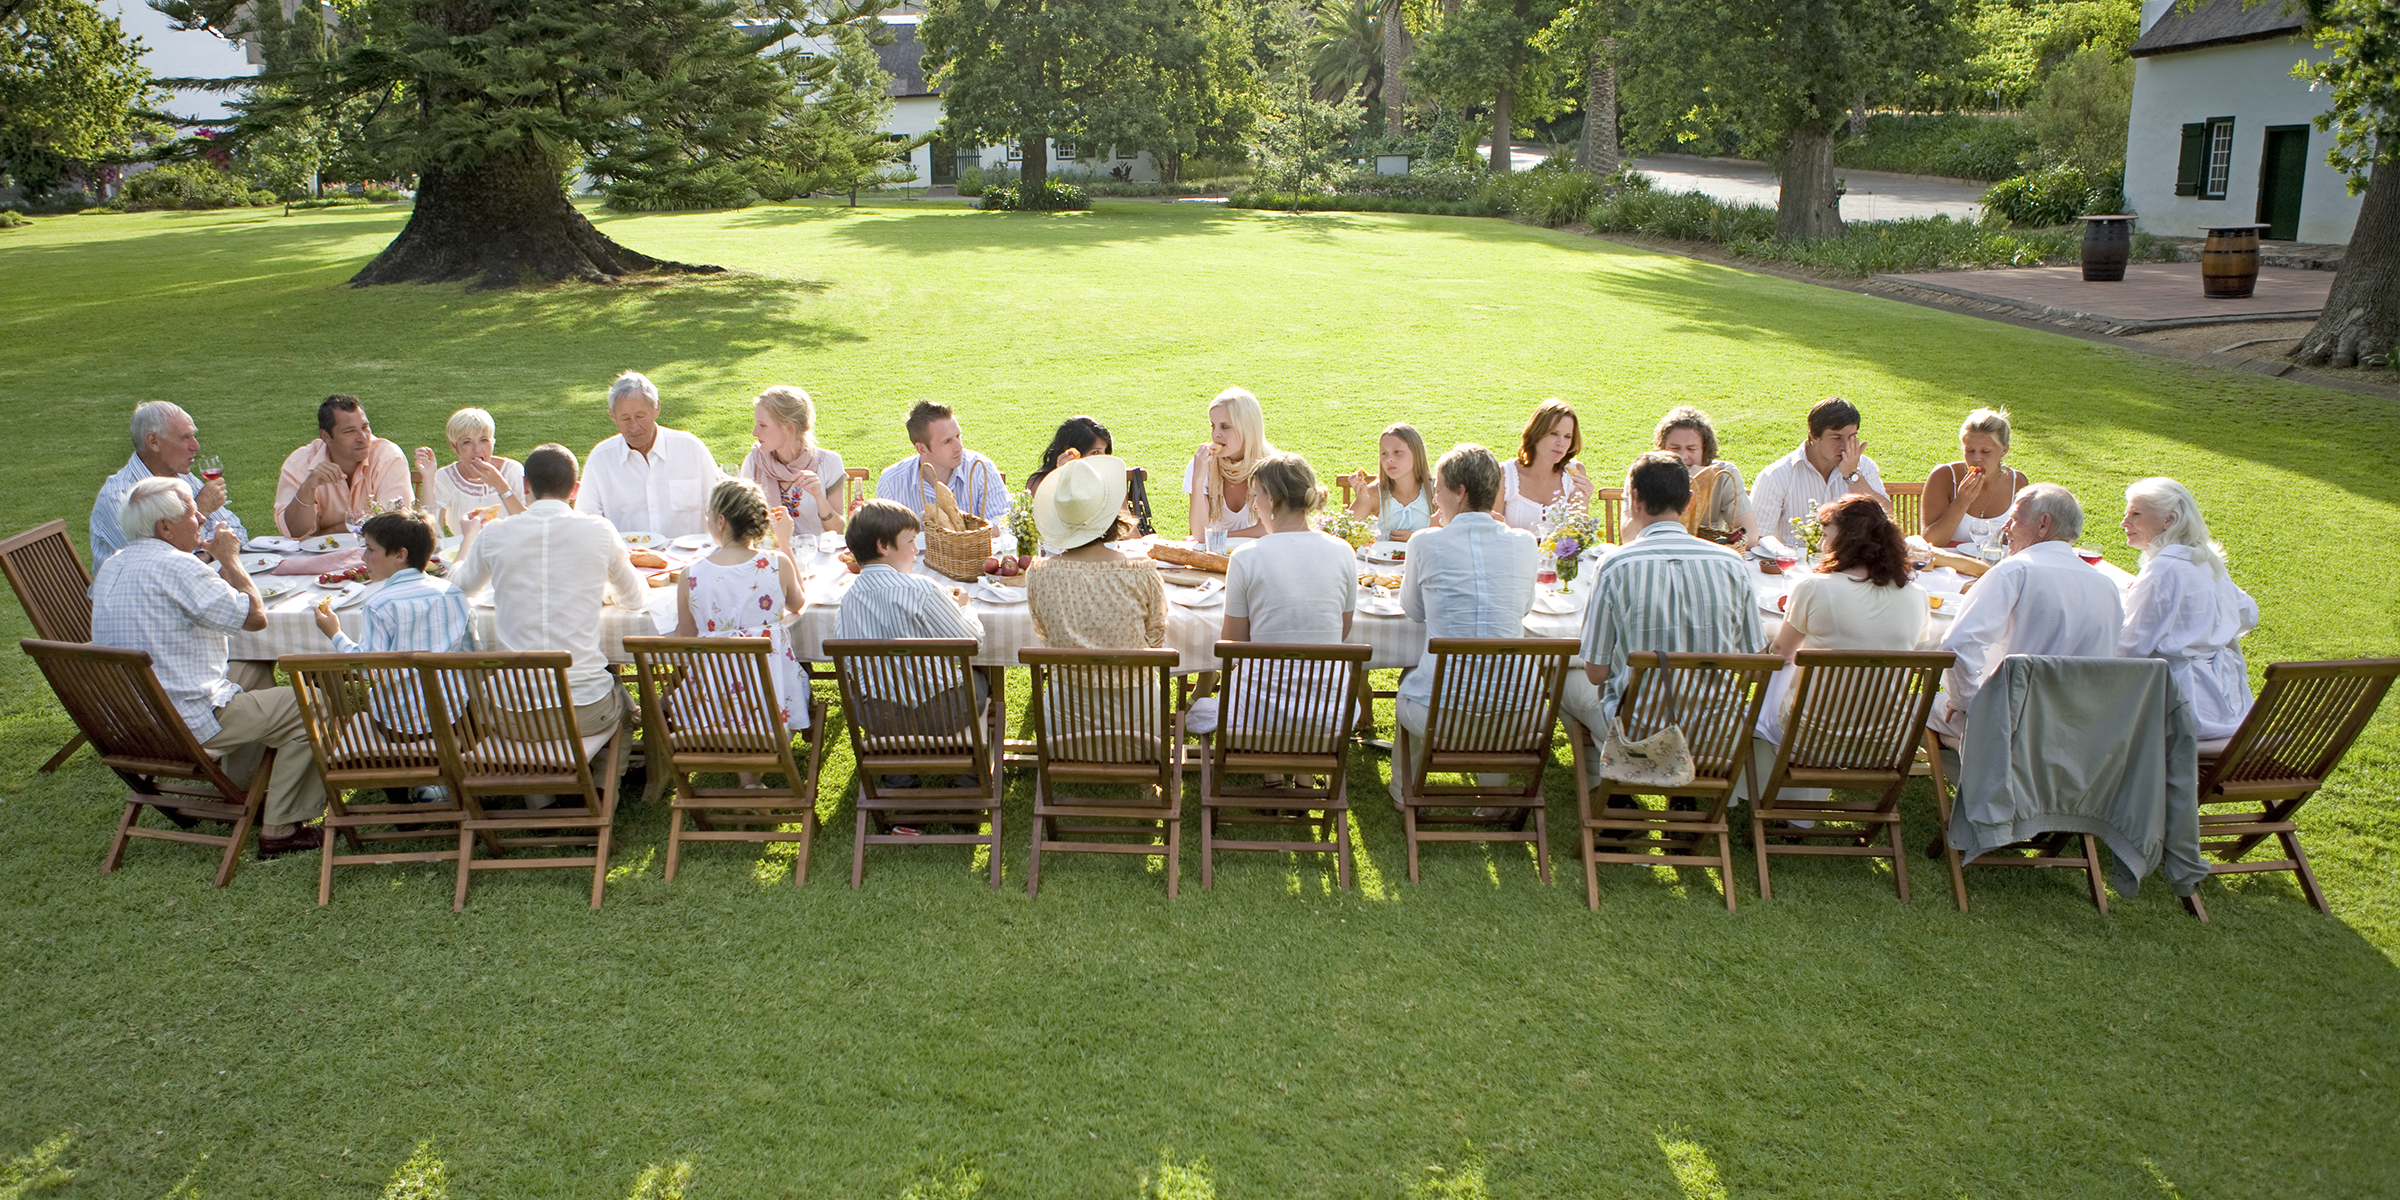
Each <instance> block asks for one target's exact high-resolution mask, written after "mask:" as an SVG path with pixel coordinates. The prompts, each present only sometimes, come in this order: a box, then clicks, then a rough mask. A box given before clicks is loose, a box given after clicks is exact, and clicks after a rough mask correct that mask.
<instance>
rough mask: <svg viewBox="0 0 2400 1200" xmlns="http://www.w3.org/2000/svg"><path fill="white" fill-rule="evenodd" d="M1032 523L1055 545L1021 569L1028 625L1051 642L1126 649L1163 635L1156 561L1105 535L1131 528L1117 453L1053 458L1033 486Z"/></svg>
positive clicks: (1157, 642) (1126, 533)
mask: <svg viewBox="0 0 2400 1200" xmlns="http://www.w3.org/2000/svg"><path fill="white" fill-rule="evenodd" d="M1033 523H1034V527H1035V528H1036V529H1038V530H1040V531H1041V535H1042V544H1043V545H1045V546H1049V547H1052V548H1053V549H1054V550H1055V551H1056V553H1054V554H1052V555H1051V556H1050V557H1048V558H1045V559H1043V560H1042V561H1040V562H1038V563H1035V564H1034V565H1033V570H1032V571H1030V572H1028V573H1027V574H1026V576H1025V598H1026V601H1027V603H1028V604H1029V605H1030V606H1031V608H1032V611H1033V628H1034V632H1036V633H1039V634H1041V635H1042V640H1043V641H1044V642H1047V643H1049V644H1050V645H1052V646H1061V647H1067V646H1072V647H1081V648H1084V649H1093V650H1132V649H1139V648H1145V647H1153V646H1163V645H1165V644H1166V642H1167V589H1166V584H1165V583H1164V582H1162V581H1161V580H1160V579H1159V577H1158V564H1156V563H1153V562H1151V561H1150V560H1149V559H1147V558H1128V557H1126V556H1125V555H1123V554H1121V553H1119V552H1118V551H1117V549H1116V547H1115V546H1113V545H1111V544H1110V543H1112V542H1118V541H1122V540H1124V539H1126V538H1129V537H1132V536H1133V535H1134V523H1133V518H1132V517H1131V516H1129V515H1128V514H1127V513H1126V512H1125V461H1124V460H1123V459H1120V458H1117V457H1115V456H1113V455H1106V454H1102V455H1094V456H1093V457H1091V458H1079V459H1076V460H1075V461H1073V462H1069V463H1065V464H1063V465H1061V466H1060V467H1059V468H1058V469H1057V470H1054V471H1052V472H1051V473H1050V474H1049V475H1048V476H1047V477H1046V478H1044V479H1043V480H1042V486H1041V487H1040V488H1039V489H1037V490H1036V491H1035V492H1034V494H1033Z"/></svg>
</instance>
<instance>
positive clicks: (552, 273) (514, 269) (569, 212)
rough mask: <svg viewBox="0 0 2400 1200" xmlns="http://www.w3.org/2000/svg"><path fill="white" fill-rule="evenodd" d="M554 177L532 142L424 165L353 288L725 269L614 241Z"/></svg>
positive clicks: (592, 279) (492, 284)
mask: <svg viewBox="0 0 2400 1200" xmlns="http://www.w3.org/2000/svg"><path fill="white" fill-rule="evenodd" d="M558 177H559V168H558V164H557V163H556V162H554V161H553V160H552V159H551V158H550V156H549V155H546V154H544V153H542V152H541V151H540V150H538V149H536V148H535V147H533V146H532V145H531V144H526V145H521V146H518V147H515V148H513V149H509V150H504V151H501V152H499V153H496V154H493V155H491V156H489V157H487V158H485V159H484V160H483V161H482V162H479V163H476V164H474V165H473V166H450V167H439V166H436V167H427V168H426V169H425V170H424V172H423V173H422V174H420V175H419V176H418V180H417V203H416V207H415V209H414V210H413V211H411V212H410V213H409V215H408V224H407V225H406V226H405V227H403V228H402V229H401V230H400V236H399V237H397V238H394V239H392V244H391V245H389V246H386V247H384V248H383V253H381V254H378V255H376V256H375V261H373V262H371V263H368V264H367V266H366V269H365V270H362V271H360V272H359V273H358V274H356V275H353V276H351V277H350V285H351V286H352V287H371V286H373V285H376V284H383V283H446V282H450V281H452V280H459V279H471V280H473V281H474V282H473V284H472V287H474V288H475V289H483V288H503V287H511V286H514V285H516V284H519V283H535V282H541V283H553V282H556V281H558V280H562V279H580V280H582V281H584V282H586V283H614V282H617V281H618V280H620V279H623V278H624V277H625V276H627V275H633V274H637V273H643V272H659V273H672V272H693V273H702V274H709V273H715V272H718V271H722V270H724V269H725V268H723V267H711V266H692V265H689V264H685V263H676V262H662V261H660V260H659V259H655V258H652V257H650V256H649V255H647V254H642V253H639V252H636V251H633V250H628V249H626V248H625V247H623V246H620V245H618V244H617V243H616V242H614V241H612V240H610V239H609V238H608V236H607V235H606V234H603V233H601V232H600V231H599V230H597V229H594V228H593V227H592V223H591V222H590V221H587V220H585V219H584V216H583V214H582V213H580V212H577V211H576V210H575V206H574V205H573V204H570V203H568V202H567V193H566V189H565V188H563V187H561V186H560V184H559V178H558Z"/></svg>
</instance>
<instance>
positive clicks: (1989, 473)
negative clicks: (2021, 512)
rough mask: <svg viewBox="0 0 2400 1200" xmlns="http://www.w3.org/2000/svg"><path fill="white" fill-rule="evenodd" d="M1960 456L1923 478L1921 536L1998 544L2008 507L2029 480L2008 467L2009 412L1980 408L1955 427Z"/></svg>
mask: <svg viewBox="0 0 2400 1200" xmlns="http://www.w3.org/2000/svg"><path fill="white" fill-rule="evenodd" d="M1958 449H1959V461H1957V462H1954V463H1943V464H1942V465H1941V466H1938V467H1935V468H1934V469H1933V474H1931V475H1929V476H1926V478H1925V508H1924V517H1925V532H1924V538H1925V540H1926V541H1928V542H1931V543H1932V544H1934V545H1936V546H1962V545H1966V544H1968V543H1977V544H1983V543H1987V542H1989V543H1996V542H1998V540H1999V538H2000V526H2001V524H2002V523H2003V522H2005V521H2007V520H2008V506H2009V504H2010V502H2011V501H2013V500H2015V499H2016V496H2017V493H2018V492H2020V491H2023V490H2024V488H2025V485H2026V484H2027V483H2029V482H2031V481H2030V480H2027V479H2026V478H2025V473H2024V472H2022V471H2019V470H2017V469H2016V468H2015V467H2012V466H2009V465H2008V464H2007V463H2006V462H2004V461H2003V460H2004V459H2006V458H2007V457H2008V411H2007V410H2006V409H1997V408H1979V409H1976V410H1975V411H1974V412H1971V413H1968V414H1967V419H1966V422H1965V423H1964V424H1962V425H1960V426H1959V427H1958Z"/></svg>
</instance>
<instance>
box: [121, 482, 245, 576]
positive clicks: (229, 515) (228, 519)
mask: <svg viewBox="0 0 2400 1200" xmlns="http://www.w3.org/2000/svg"><path fill="white" fill-rule="evenodd" d="M148 478H150V467H149V464H147V463H144V462H143V461H142V456H141V455H140V454H138V453H136V454H134V455H133V456H132V457H130V458H127V459H126V460H125V466H124V467H123V468H122V469H120V470H119V471H118V472H117V473H116V474H114V475H111V476H109V477H108V478H107V480H105V481H104V482H102V483H101V485H100V495H99V496H97V497H96V498H94V499H93V500H92V522H91V526H90V540H91V544H92V570H94V571H98V570H99V569H100V564H101V563H104V562H107V561H108V559H109V556H110V555H113V554H115V553H116V552H117V551H119V550H122V549H124V548H125V527H124V526H123V525H120V524H119V523H118V521H117V518H118V517H119V516H120V515H121V514H123V513H124V511H125V497H127V496H130V495H132V494H133V488H134V485H135V484H138V483H140V482H141V481H143V480H145V479H148ZM176 478H177V479H180V480H182V481H183V485H184V486H185V487H188V488H190V489H192V494H193V495H195V496H197V495H199V494H200V489H201V488H202V487H205V486H206V484H205V483H204V482H203V481H202V480H201V478H200V477H199V476H197V475H178V476H176ZM227 528H229V529H231V530H233V536H235V537H238V538H240V539H242V540H243V541H245V542H247V541H249V540H250V531H249V530H247V529H245V528H243V527H242V519H241V518H240V517H237V516H235V515H233V506H232V505H231V504H226V505H223V506H221V507H219V508H218V509H217V511H215V512H212V513H209V514H208V515H207V516H204V517H202V518H200V544H201V545H203V546H205V545H207V544H208V542H209V539H211V538H213V537H215V536H217V530H219V529H227Z"/></svg>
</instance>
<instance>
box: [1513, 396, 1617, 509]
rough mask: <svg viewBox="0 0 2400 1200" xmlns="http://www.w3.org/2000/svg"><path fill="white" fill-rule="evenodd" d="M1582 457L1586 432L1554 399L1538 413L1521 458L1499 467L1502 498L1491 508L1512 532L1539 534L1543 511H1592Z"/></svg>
mask: <svg viewBox="0 0 2400 1200" xmlns="http://www.w3.org/2000/svg"><path fill="white" fill-rule="evenodd" d="M1581 453H1583V427H1582V426H1581V425H1579V424H1577V423H1576V420H1575V406H1573V405H1571V404H1568V403H1567V402H1566V401H1564V400H1560V399H1557V398H1556V397H1553V398H1551V399H1548V400H1544V401H1542V403H1541V406H1540V407H1539V408H1536V409H1534V410H1533V417H1532V419H1530V420H1528V421H1526V422H1525V432H1524V435H1523V436H1522V437H1521V438H1520V439H1519V444H1518V448H1517V456H1516V457H1515V458H1512V459H1510V460H1508V461H1507V462H1504V463H1502V464H1500V499H1499V503H1498V505H1497V506H1496V507H1494V508H1493V509H1492V515H1494V516H1496V517H1499V518H1500V520H1501V521H1502V522H1503V523H1505V524H1507V525H1508V527H1509V528H1511V529H1522V530H1524V531H1526V532H1527V533H1537V532H1539V529H1540V526H1541V523H1542V513H1543V511H1544V510H1546V509H1548V508H1550V507H1552V506H1553V505H1556V504H1557V503H1559V502H1560V501H1562V500H1565V501H1569V502H1570V506H1571V507H1588V506H1589V505H1590V504H1591V502H1592V481H1591V478H1590V477H1589V476H1586V475H1585V474H1584V473H1583V464H1582V463H1579V462H1577V461H1575V456H1576V455H1578V454H1581Z"/></svg>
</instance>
